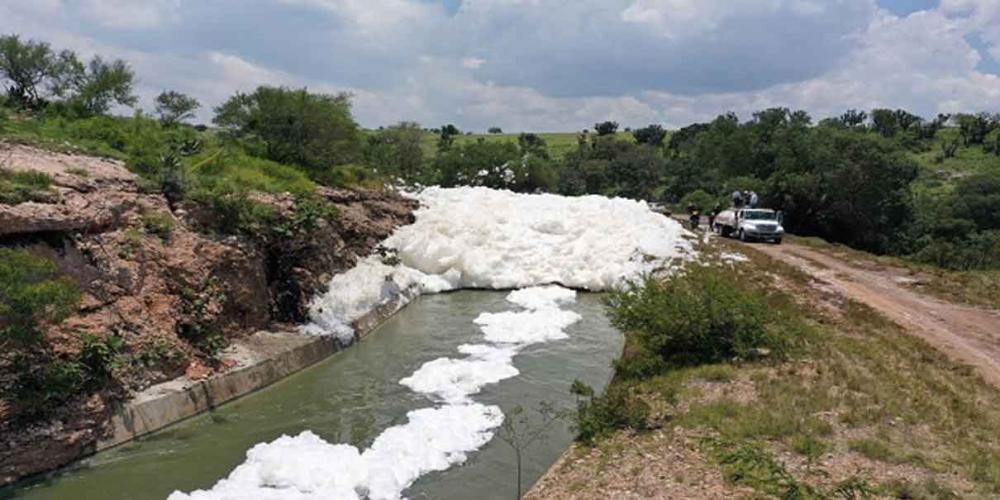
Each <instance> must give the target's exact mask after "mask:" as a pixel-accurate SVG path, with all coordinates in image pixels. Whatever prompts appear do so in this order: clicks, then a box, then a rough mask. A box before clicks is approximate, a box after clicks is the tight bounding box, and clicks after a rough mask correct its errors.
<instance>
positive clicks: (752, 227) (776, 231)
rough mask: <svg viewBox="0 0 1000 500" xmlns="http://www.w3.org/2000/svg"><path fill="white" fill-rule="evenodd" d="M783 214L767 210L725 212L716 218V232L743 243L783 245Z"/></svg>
mask: <svg viewBox="0 0 1000 500" xmlns="http://www.w3.org/2000/svg"><path fill="white" fill-rule="evenodd" d="M781 222H782V221H781V214H780V213H778V212H776V211H774V210H771V209H767V208H734V209H730V210H725V211H723V212H722V213H720V214H719V215H718V216H717V217H716V218H715V226H714V227H713V228H712V229H713V230H714V231H715V232H717V233H719V234H721V235H722V236H726V237H735V238H739V239H740V240H742V241H750V240H760V241H773V242H774V243H776V244H780V243H781V239H782V237H784V235H785V228H783V227H782V226H781Z"/></svg>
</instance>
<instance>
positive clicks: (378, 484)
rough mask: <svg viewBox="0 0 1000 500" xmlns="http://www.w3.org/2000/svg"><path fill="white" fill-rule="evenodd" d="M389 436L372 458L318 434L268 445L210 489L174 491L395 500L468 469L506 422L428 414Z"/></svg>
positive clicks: (478, 408)
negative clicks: (448, 472) (422, 483)
mask: <svg viewBox="0 0 1000 500" xmlns="http://www.w3.org/2000/svg"><path fill="white" fill-rule="evenodd" d="M407 419H408V422H407V423H405V424H403V425H398V426H395V427H390V428H388V429H386V430H385V431H384V432H383V433H382V434H381V435H379V436H378V438H376V439H375V441H374V442H373V443H372V445H371V447H370V448H368V450H366V451H365V452H364V453H361V452H360V451H359V450H358V449H357V448H355V447H353V446H349V445H343V444H330V443H328V442H326V441H324V440H322V439H321V438H320V437H319V436H317V435H315V434H313V433H312V432H310V431H305V432H303V433H301V434H299V435H298V436H295V437H289V436H282V437H280V438H278V439H276V440H275V441H272V442H270V443H261V444H258V445H256V446H254V447H253V448H251V449H250V451H248V452H247V459H246V461H245V462H243V464H241V465H240V466H238V467H237V468H236V469H234V470H233V472H232V473H230V474H229V477H227V478H226V479H223V480H221V481H219V482H218V483H216V484H215V486H214V487H213V488H212V489H210V490H199V491H194V492H191V493H190V494H185V493H181V492H174V493H173V494H171V495H170V497H169V500H185V499H190V500H223V499H225V500H246V499H268V500H270V499H275V500H287V499H316V500H319V499H324V500H325V499H357V498H370V499H373V500H393V499H397V498H400V495H401V493H402V491H403V490H405V489H406V488H407V487H409V486H410V485H411V484H413V482H414V481H416V480H417V478H419V477H420V476H422V475H424V474H426V473H428V472H432V471H441V470H445V469H447V468H449V467H451V466H452V465H455V464H458V463H462V462H464V461H465V460H466V458H467V454H468V453H469V452H472V451H474V450H477V449H479V448H480V447H482V446H483V445H484V444H486V443H487V442H489V440H490V439H492V438H493V429H496V427H498V426H499V425H500V424H501V423H502V422H503V413H501V412H500V408H498V407H496V406H486V405H481V404H478V403H470V404H459V405H446V406H442V407H440V408H424V409H420V410H414V411H411V412H409V413H407Z"/></svg>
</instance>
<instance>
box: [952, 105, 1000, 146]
mask: <svg viewBox="0 0 1000 500" xmlns="http://www.w3.org/2000/svg"><path fill="white" fill-rule="evenodd" d="M955 121H956V122H958V133H959V135H961V136H962V141H963V143H964V144H965V145H966V146H971V145H974V144H983V142H985V140H986V136H988V135H989V134H990V132H992V131H993V130H994V129H996V128H997V127H1000V116H998V115H991V114H989V113H978V114H975V115H971V114H957V115H955Z"/></svg>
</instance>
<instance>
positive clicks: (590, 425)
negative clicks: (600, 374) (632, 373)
mask: <svg viewBox="0 0 1000 500" xmlns="http://www.w3.org/2000/svg"><path fill="white" fill-rule="evenodd" d="M572 390H573V392H574V394H576V396H577V412H576V433H577V436H576V439H577V440H578V441H580V442H583V443H586V444H593V443H594V442H595V441H596V440H598V439H600V438H604V437H607V436H610V435H611V434H613V433H614V432H615V431H616V430H619V429H644V428H645V427H646V419H647V418H648V417H649V406H648V405H646V403H644V402H643V401H641V400H639V399H638V398H635V397H632V396H631V395H630V394H629V391H628V388H626V387H624V386H623V385H619V384H614V385H612V386H610V387H609V388H608V391H607V393H605V394H604V395H603V396H594V391H593V389H591V388H590V387H588V386H586V385H585V384H582V383H580V382H579V381H577V382H574V384H573V389H572Z"/></svg>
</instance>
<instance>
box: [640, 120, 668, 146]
mask: <svg viewBox="0 0 1000 500" xmlns="http://www.w3.org/2000/svg"><path fill="white" fill-rule="evenodd" d="M632 136H633V137H635V142H638V143H639V144H648V145H650V146H656V147H660V146H662V145H663V141H664V139H666V138H667V131H666V130H665V129H664V128H663V126H662V125H657V124H653V125H649V126H647V127H643V128H640V129H637V130H633V131H632Z"/></svg>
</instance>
